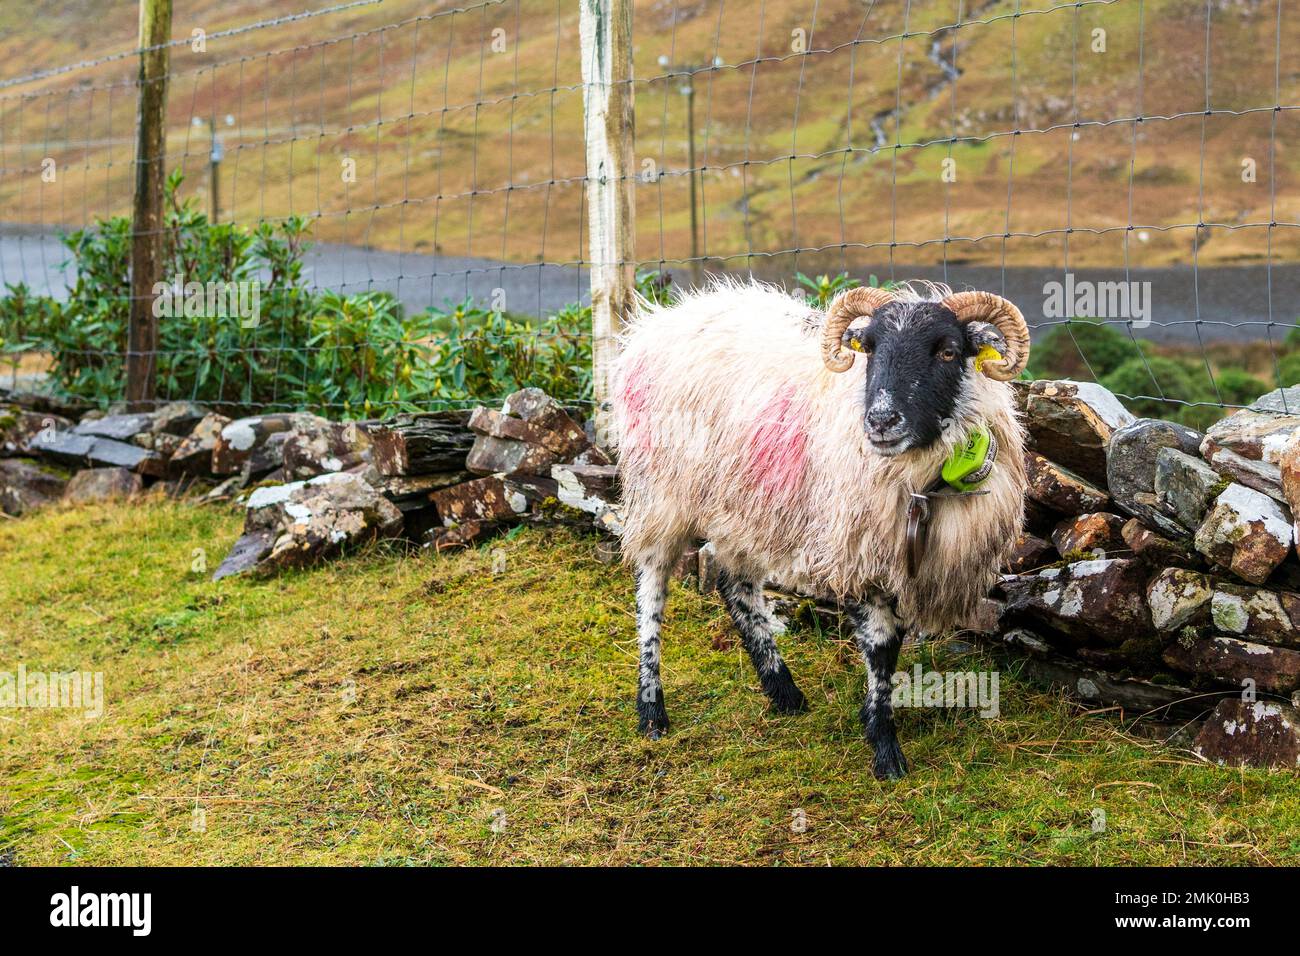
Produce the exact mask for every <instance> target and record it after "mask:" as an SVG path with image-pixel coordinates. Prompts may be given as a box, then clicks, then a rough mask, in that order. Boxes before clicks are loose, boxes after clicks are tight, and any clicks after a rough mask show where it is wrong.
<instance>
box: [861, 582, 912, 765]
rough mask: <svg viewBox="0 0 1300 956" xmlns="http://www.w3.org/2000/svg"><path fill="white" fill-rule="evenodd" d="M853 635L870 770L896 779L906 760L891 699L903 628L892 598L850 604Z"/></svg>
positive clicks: (870, 598) (882, 596) (876, 595)
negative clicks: (861, 674)
mask: <svg viewBox="0 0 1300 956" xmlns="http://www.w3.org/2000/svg"><path fill="white" fill-rule="evenodd" d="M848 613H849V619H850V621H851V622H852V624H853V636H854V638H855V640H856V641H857V643H858V650H860V651H861V652H862V659H863V661H864V662H865V663H866V665H867V697H866V700H865V701H864V702H863V704H862V727H863V730H864V731H865V732H866V735H867V741H868V742H869V743H870V744H871V746H872V748H873V749H874V750H875V761H874V763H873V764H872V771H873V772H874V773H875V775H876V777H877V778H878V779H881V780H897V779H898V778H899V777H901V776H903V774H905V773H907V759H906V758H905V757H904V756H903V750H902V748H901V747H899V746H898V736H897V734H896V733H895V730H894V708H893V704H892V702H891V700H890V698H891V694H892V692H893V686H894V668H895V667H897V666H898V651H899V648H901V647H902V645H903V633H904V631H905V629H906V628H905V627H904V625H903V622H902V620H900V619H899V616H898V609H897V606H896V605H895V602H894V600H893V599H892V598H890V597H888V596H886V595H884V594H875V595H872V596H871V597H869V598H867V599H866V600H864V601H863V602H862V603H860V604H855V605H850V606H849V608H848Z"/></svg>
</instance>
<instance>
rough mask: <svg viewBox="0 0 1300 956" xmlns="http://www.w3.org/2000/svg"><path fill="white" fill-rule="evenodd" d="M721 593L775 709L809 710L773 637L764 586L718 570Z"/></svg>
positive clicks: (787, 712) (787, 711) (793, 711)
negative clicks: (764, 599) (764, 596)
mask: <svg viewBox="0 0 1300 956" xmlns="http://www.w3.org/2000/svg"><path fill="white" fill-rule="evenodd" d="M718 592H719V593H720V594H721V595H722V600H723V602H724V603H725V604H726V605H727V611H728V613H730V614H731V620H732V621H733V622H735V625H736V630H738V631H740V643H741V644H742V645H744V648H745V650H746V651H747V652H748V653H749V659H750V660H751V661H753V662H754V670H756V671H758V680H759V683H761V684H762V685H763V693H765V694H767V696H768V699H769V700H771V702H772V709H773V710H775V711H777V712H778V713H783V714H789V713H795V712H797V711H801V710H807V709H808V701H807V699H806V698H805V697H804V695H803V691H801V690H799V688H798V687H797V686H796V685H795V682H794V678H793V677H792V676H791V675H790V668H788V667H787V666H786V664H785V661H784V660H783V659H782V657H781V652H780V651H779V650H778V649H777V646H776V641H775V640H774V639H773V637H772V617H771V615H770V614H769V613H768V611H767V606H766V604H765V603H764V601H763V591H762V586H761V583H760V582H758V581H752V580H746V579H744V578H742V577H739V576H734V575H731V574H728V573H727V572H726V571H725V570H719V571H718Z"/></svg>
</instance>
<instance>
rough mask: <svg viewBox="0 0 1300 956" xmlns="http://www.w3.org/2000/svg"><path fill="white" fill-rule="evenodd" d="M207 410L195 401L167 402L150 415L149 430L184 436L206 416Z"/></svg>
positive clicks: (155, 432)
mask: <svg viewBox="0 0 1300 956" xmlns="http://www.w3.org/2000/svg"><path fill="white" fill-rule="evenodd" d="M207 414H208V410H207V409H206V408H204V407H203V406H202V405H199V404H197V403H196V402H168V403H167V404H166V405H163V406H162V407H161V408H159V409H157V410H156V411H155V412H154V413H153V415H152V416H151V417H152V419H153V421H152V424H151V425H150V430H151V431H152V432H153V433H154V434H155V435H174V436H176V437H177V438H184V437H185V436H186V435H188V434H190V433H191V432H193V431H194V428H195V426H196V425H198V423H199V422H201V421H203V419H204V418H205V417H206V416H207Z"/></svg>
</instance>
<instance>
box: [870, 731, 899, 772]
mask: <svg viewBox="0 0 1300 956" xmlns="http://www.w3.org/2000/svg"><path fill="white" fill-rule="evenodd" d="M871 772H872V773H874V774H875V775H876V779H877V780H900V779H902V778H903V777H904V776H905V775H906V774H907V758H906V757H904V756H903V748H902V747H900V746H898V741H897V740H891V741H888V742H886V743H881V744H880V745H878V746H877V747H876V756H875V759H874V760H873V761H872V764H871Z"/></svg>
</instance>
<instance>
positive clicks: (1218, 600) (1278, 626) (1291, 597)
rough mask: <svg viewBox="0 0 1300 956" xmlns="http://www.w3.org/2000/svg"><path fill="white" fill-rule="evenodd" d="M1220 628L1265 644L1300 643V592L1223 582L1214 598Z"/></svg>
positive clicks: (1213, 608) (1214, 619) (1214, 616)
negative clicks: (1270, 589) (1271, 589)
mask: <svg viewBox="0 0 1300 956" xmlns="http://www.w3.org/2000/svg"><path fill="white" fill-rule="evenodd" d="M1210 619H1211V621H1212V622H1213V624H1214V628H1215V630H1217V631H1221V632H1223V633H1224V634H1231V635H1232V636H1234V637H1244V638H1248V639H1250V640H1252V641H1258V642H1259V643H1261V644H1272V645H1274V646H1280V647H1300V594H1296V593H1294V592H1292V591H1269V590H1263V589H1260V588H1251V587H1244V586H1242V585H1239V584H1230V583H1228V582H1219V583H1218V584H1217V585H1216V586H1215V588H1214V595H1213V597H1212V598H1211V600H1210Z"/></svg>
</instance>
